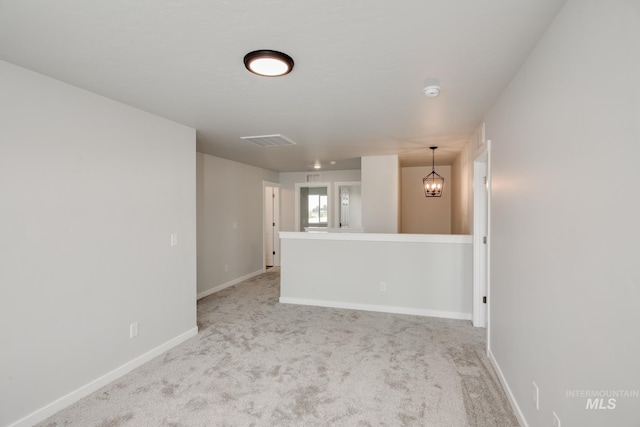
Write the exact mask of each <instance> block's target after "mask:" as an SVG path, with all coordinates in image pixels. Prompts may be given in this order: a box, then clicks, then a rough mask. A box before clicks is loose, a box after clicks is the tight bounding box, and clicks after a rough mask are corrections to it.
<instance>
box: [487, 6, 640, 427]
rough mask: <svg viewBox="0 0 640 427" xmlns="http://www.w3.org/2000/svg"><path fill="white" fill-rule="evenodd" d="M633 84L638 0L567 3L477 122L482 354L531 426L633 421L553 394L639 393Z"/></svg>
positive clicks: (621, 410) (638, 104)
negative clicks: (481, 179)
mask: <svg viewBox="0 0 640 427" xmlns="http://www.w3.org/2000/svg"><path fill="white" fill-rule="evenodd" d="M638 76H640V3H639V2H638V1H636V0H606V1H605V0H597V1H596V0H594V1H577V0H570V1H569V2H567V4H566V5H565V7H564V9H563V10H562V11H561V12H560V14H559V15H558V16H557V18H556V20H555V21H554V23H553V24H552V25H551V27H550V28H549V30H548V31H547V32H546V34H545V35H544V37H543V38H542V40H541V41H540V43H539V45H538V46H537V48H536V49H535V51H534V52H533V53H532V55H531V56H530V57H529V58H528V60H527V62H526V63H525V64H524V66H523V67H522V69H521V70H520V72H519V73H518V74H517V76H516V77H515V78H514V80H513V81H512V83H511V85H510V86H509V87H508V89H507V90H506V91H505V92H504V94H503V95H502V96H501V97H500V99H499V100H498V102H497V103H496V105H495V106H494V107H493V108H492V109H491V111H490V112H489V114H488V115H487V116H486V122H487V139H490V140H492V142H493V146H492V166H493V167H492V177H493V185H492V200H491V203H492V207H491V209H492V221H491V227H492V235H491V237H490V239H491V242H492V243H491V290H490V296H489V300H490V304H491V305H490V322H491V324H490V333H491V336H490V343H491V344H490V351H491V353H492V355H493V356H494V357H495V360H496V361H497V364H498V366H499V368H500V370H501V371H502V374H503V375H504V378H505V379H506V382H507V384H508V386H509V388H510V390H511V392H512V393H513V396H514V397H515V400H516V402H517V404H518V406H519V408H520V411H521V414H522V416H523V417H524V418H525V419H526V423H527V424H528V425H531V426H543V425H545V426H546V425H551V420H552V418H551V412H552V411H556V413H557V414H558V415H559V417H560V419H561V421H562V425H563V426H585V427H588V426H605V425H606V426H617V427H624V426H637V425H638V422H639V421H640V398H638V397H635V398H618V399H617V402H616V407H615V409H600V410H598V409H591V410H587V409H585V408H586V402H587V399H586V398H585V397H567V391H571V390H595V391H600V390H604V391H611V390H635V391H638V390H639V389H640V363H639V362H638V355H639V354H640V338H638V337H639V336H640V333H639V331H638V328H639V325H640V270H639V268H638V258H639V254H640V251H639V250H638V241H640V221H639V220H638V218H640V203H639V202H638V200H637V198H638V184H639V183H640V167H639V166H638V162H639V160H640V144H639V141H640V83H639V82H640V80H639V78H638ZM532 381H536V383H537V384H538V386H539V388H540V410H536V409H535V408H534V406H533V399H532V397H531V396H532V385H531V382H532ZM607 403H608V402H605V406H606V404H607Z"/></svg>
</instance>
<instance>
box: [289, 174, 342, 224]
mask: <svg viewBox="0 0 640 427" xmlns="http://www.w3.org/2000/svg"><path fill="white" fill-rule="evenodd" d="M295 204H296V229H297V230H298V231H307V228H309V227H312V228H314V229H316V228H318V227H320V228H328V227H330V226H331V222H332V219H331V214H332V212H331V209H332V206H333V205H332V202H331V184H329V183H322V182H317V183H316V182H309V183H296V192H295Z"/></svg>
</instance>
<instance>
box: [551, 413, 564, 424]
mask: <svg viewBox="0 0 640 427" xmlns="http://www.w3.org/2000/svg"><path fill="white" fill-rule="evenodd" d="M552 414H553V427H562V424H561V423H560V418H558V414H556V411H553V412H552Z"/></svg>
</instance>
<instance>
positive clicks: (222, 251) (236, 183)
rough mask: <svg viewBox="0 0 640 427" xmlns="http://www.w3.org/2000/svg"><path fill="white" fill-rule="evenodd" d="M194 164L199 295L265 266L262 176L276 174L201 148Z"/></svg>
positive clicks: (272, 179) (274, 177) (274, 178)
mask: <svg viewBox="0 0 640 427" xmlns="http://www.w3.org/2000/svg"><path fill="white" fill-rule="evenodd" d="M197 170H198V179H197V194H198V196H197V206H198V295H199V296H200V297H202V296H204V295H207V294H209V293H211V292H212V291H214V290H217V289H221V288H223V287H225V286H226V285H229V284H233V283H235V282H236V281H237V279H239V278H242V277H247V276H251V275H253V274H256V273H258V272H261V271H263V270H264V255H263V237H264V236H263V221H262V219H263V215H262V211H263V207H264V205H263V187H262V182H263V181H270V182H278V174H277V173H276V172H272V171H268V170H265V169H261V168H257V167H255V166H249V165H245V164H242V163H238V162H233V161H231V160H225V159H221V158H219V157H214V156H210V155H208V154H202V153H198V154H197ZM225 266H227V271H225Z"/></svg>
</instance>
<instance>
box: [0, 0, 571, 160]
mask: <svg viewBox="0 0 640 427" xmlns="http://www.w3.org/2000/svg"><path fill="white" fill-rule="evenodd" d="M564 3H565V0H518V1H513V0H405V1H402V2H391V1H388V0H349V1H344V0H323V1H321V2H318V1H315V2H312V1H305V0H242V1H239V0H238V1H232V0H217V1H216V0H208V1H207V0H146V1H131V0H109V1H104V0H56V1H48V0H38V1H36V0H0V59H3V60H5V61H8V62H11V63H13V64H16V65H19V66H22V67H25V68H28V69H31V70H34V71H37V72H39V73H42V74H45V75H48V76H51V77H53V78H55V79H58V80H62V81H64V82H67V83H70V84H72V85H75V86H78V87H81V88H84V89H87V90H89V91H92V92H95V93H98V94H101V95H104V96H106V97H109V98H112V99H115V100H117V101H121V102H123V103H126V104H129V105H132V106H134V107H137V108H140V109H142V110H145V111H149V112H152V113H154V114H157V115H159V116H162V117H165V118H168V119H170V120H173V121H176V122H178V123H182V124H184V125H187V126H190V127H193V128H195V129H197V149H198V151H201V152H204V153H208V154H211V155H214V156H218V157H222V158H226V159H230V160H235V161H238V162H242V163H246V164H250V165H255V166H259V167H262V168H265V169H270V170H274V171H305V170H312V169H313V165H314V163H316V162H320V163H321V165H322V169H323V170H326V169H357V168H359V167H360V157H361V156H365V155H387V154H398V155H399V157H400V160H401V163H402V165H404V166H415V165H427V164H430V163H431V152H430V150H429V149H428V147H429V146H431V145H437V146H439V147H440V148H439V149H438V150H437V151H436V163H437V164H450V163H451V162H452V161H453V160H454V159H455V157H456V155H457V154H458V153H459V152H460V150H461V149H462V147H463V145H464V143H465V142H466V141H468V140H469V138H470V137H471V135H472V134H473V132H474V130H475V129H476V128H477V127H478V126H479V125H480V123H481V122H482V118H483V115H484V113H485V112H486V111H487V110H488V109H489V108H490V107H491V105H492V104H493V102H495V100H496V99H497V98H498V96H499V95H500V93H501V92H502V91H503V89H504V88H505V87H506V86H507V84H508V83H509V81H510V80H511V78H512V77H513V76H514V75H515V73H516V72H517V71H518V69H519V68H520V66H521V65H522V63H523V62H524V60H525V58H526V57H527V56H528V55H529V53H530V52H531V50H532V49H533V47H534V46H535V44H536V42H537V41H538V40H539V39H540V37H541V36H542V34H543V33H544V31H545V30H546V28H547V27H548V26H549V24H550V23H551V21H552V20H553V18H554V16H555V15H556V14H557V12H558V11H559V9H560V8H561V7H562V5H563V4H564ZM257 49H275V50H280V51H283V52H285V53H287V54H289V55H290V56H292V57H293V58H294V60H295V68H294V70H293V72H292V73H291V74H288V75H286V76H283V77H276V78H266V77H259V76H256V75H254V74H251V73H249V72H248V71H247V70H246V69H245V68H244V64H243V57H244V55H245V54H246V53H248V52H250V51H253V50H257ZM430 79H437V80H438V82H439V84H440V86H441V87H442V92H441V94H440V96H439V97H438V98H427V97H426V96H425V95H424V94H423V92H422V89H423V87H424V85H425V82H427V81H431V80H430ZM265 134H266V135H270V134H282V135H284V136H286V137H287V138H289V139H291V140H293V141H295V142H296V145H290V146H283V147H270V148H260V147H258V146H255V145H253V144H251V143H250V142H247V141H245V140H242V139H240V137H242V136H254V135H265ZM330 161H335V162H336V163H335V165H330V164H329V162H330Z"/></svg>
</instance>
